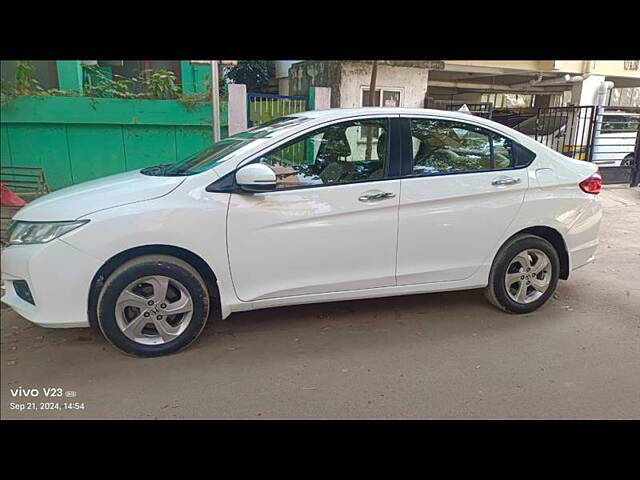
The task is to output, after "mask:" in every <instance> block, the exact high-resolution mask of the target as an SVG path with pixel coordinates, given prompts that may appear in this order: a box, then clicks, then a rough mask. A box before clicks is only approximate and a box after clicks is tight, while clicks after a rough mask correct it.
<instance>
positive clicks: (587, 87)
mask: <svg viewBox="0 0 640 480" xmlns="http://www.w3.org/2000/svg"><path fill="white" fill-rule="evenodd" d="M604 80H605V77H604V76H603V75H589V76H588V77H587V78H585V79H584V80H583V81H581V82H576V83H575V84H574V85H573V87H572V88H571V103H572V105H573V106H575V107H588V106H594V107H595V106H596V105H598V91H599V89H600V87H601V85H602V84H603V83H604ZM592 113H593V112H592V110H591V109H588V108H581V109H579V110H578V111H577V112H575V113H569V115H568V118H567V125H571V126H572V128H571V130H572V131H571V132H566V135H568V136H569V138H568V141H567V142H566V145H565V148H567V147H568V151H567V152H564V153H565V154H569V156H571V157H573V158H575V159H577V160H588V159H589V152H588V151H587V150H588V148H587V147H590V148H593V145H589V142H590V140H591V138H589V133H590V132H591V131H592V130H591V129H592V128H595V127H596V126H595V125H592V123H593V121H592V119H593V117H594V116H593V115H592Z"/></svg>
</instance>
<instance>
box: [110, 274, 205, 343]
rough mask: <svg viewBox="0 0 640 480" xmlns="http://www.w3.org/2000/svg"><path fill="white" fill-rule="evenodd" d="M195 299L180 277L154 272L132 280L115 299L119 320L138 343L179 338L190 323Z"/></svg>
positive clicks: (126, 332)
mask: <svg viewBox="0 0 640 480" xmlns="http://www.w3.org/2000/svg"><path fill="white" fill-rule="evenodd" d="M193 308H194V307H193V299H192V298H191V295H190V294H189V291H188V290H187V289H186V288H185V286H184V285H182V283H180V282H178V281H177V280H175V279H173V278H170V277H166V276H162V275H153V276H148V277H142V278H139V279H138V280H136V281H134V282H132V283H130V284H129V285H127V287H126V288H125V289H124V290H123V291H122V293H120V296H119V297H118V300H117V301H116V311H115V317H116V323H117V325H118V327H119V328H120V330H121V331H122V333H124V334H125V335H126V336H127V337H128V338H129V339H131V340H133V341H134V342H136V343H140V344H143V345H159V344H164V343H168V342H170V341H171V340H174V339H175V338H178V337H179V336H180V335H181V334H182V332H184V331H185V329H186V328H187V327H188V326H189V322H190V321H191V317H192V315H193Z"/></svg>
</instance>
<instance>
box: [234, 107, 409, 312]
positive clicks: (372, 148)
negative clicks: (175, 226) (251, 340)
mask: <svg viewBox="0 0 640 480" xmlns="http://www.w3.org/2000/svg"><path fill="white" fill-rule="evenodd" d="M395 121H396V122H397V121H398V117H397V115H396V116H395ZM393 124H394V122H392V119H391V118H389V117H385V116H378V117H377V118H370V117H367V118H365V119H359V120H348V121H343V122H338V123H334V124H332V125H330V126H326V127H321V128H318V129H317V130H314V131H312V132H310V133H306V134H303V135H301V136H299V137H298V138H296V139H294V140H293V141H290V142H288V143H287V144H285V145H283V146H281V147H277V148H275V149H273V150H272V151H270V152H268V153H266V154H264V155H263V156H261V157H260V158H258V159H256V160H255V161H257V162H261V163H263V164H265V165H268V166H270V167H271V168H272V169H273V170H274V171H275V173H276V177H277V179H278V186H277V190H276V191H272V192H264V193H253V194H248V193H237V194H232V195H231V199H230V203H229V213H228V220H227V222H228V223H227V235H228V252H229V263H230V268H231V273H232V278H233V285H234V287H235V290H236V293H237V295H238V297H239V298H240V299H241V300H244V301H253V300H259V299H265V298H277V297H288V296H293V295H305V294H322V293H329V292H338V291H345V290H359V289H366V288H375V287H388V286H393V285H395V267H396V247H397V231H398V205H399V201H400V180H399V171H400V156H399V154H398V153H397V143H398V142H397V141H392V139H393V138H394V137H395V136H396V134H395V133H394V132H395V130H394V127H393Z"/></svg>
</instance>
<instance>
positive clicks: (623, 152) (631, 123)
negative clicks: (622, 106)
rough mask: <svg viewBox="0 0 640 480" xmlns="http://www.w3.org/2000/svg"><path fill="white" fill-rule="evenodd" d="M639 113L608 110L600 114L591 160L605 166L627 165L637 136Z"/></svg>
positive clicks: (630, 160)
mask: <svg viewBox="0 0 640 480" xmlns="http://www.w3.org/2000/svg"><path fill="white" fill-rule="evenodd" d="M639 124H640V113H628V112H616V111H609V112H603V114H602V127H601V129H600V136H599V139H597V140H596V141H595V142H594V144H595V145H596V146H595V149H594V152H593V158H592V161H593V162H594V163H596V164H598V165H602V166H607V167H619V166H623V167H628V166H630V165H631V162H632V161H633V155H634V151H635V146H636V140H637V138H638V125H639Z"/></svg>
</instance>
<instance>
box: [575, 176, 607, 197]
mask: <svg viewBox="0 0 640 480" xmlns="http://www.w3.org/2000/svg"><path fill="white" fill-rule="evenodd" d="M580 188H581V189H582V191H583V192H585V193H591V194H593V195H597V194H599V193H600V190H602V177H601V176H600V174H599V173H597V172H596V173H594V174H593V175H591V176H590V177H589V178H585V179H584V180H583V181H581V182H580Z"/></svg>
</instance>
